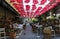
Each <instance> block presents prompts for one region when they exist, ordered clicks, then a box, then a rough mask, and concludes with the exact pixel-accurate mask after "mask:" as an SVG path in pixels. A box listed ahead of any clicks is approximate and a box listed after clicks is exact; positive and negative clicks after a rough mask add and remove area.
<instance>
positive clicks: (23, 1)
mask: <svg viewBox="0 0 60 39" xmlns="http://www.w3.org/2000/svg"><path fill="white" fill-rule="evenodd" d="M10 2H11V3H12V4H13V6H14V7H15V8H16V10H18V12H19V13H20V16H22V17H28V18H31V17H37V16H39V15H42V14H44V13H45V12H46V11H48V10H50V9H51V8H54V7H55V6H57V4H58V3H59V2H60V0H10Z"/></svg>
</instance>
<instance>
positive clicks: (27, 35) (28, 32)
mask: <svg viewBox="0 0 60 39" xmlns="http://www.w3.org/2000/svg"><path fill="white" fill-rule="evenodd" d="M19 39H39V38H37V37H36V35H35V34H34V33H33V32H32V28H31V26H30V25H27V26H26V29H25V30H24V31H23V33H22V35H21V36H20V38H19Z"/></svg>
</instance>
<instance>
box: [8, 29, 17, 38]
mask: <svg viewBox="0 0 60 39" xmlns="http://www.w3.org/2000/svg"><path fill="white" fill-rule="evenodd" d="M8 33H9V36H10V37H11V38H15V37H16V32H15V30H14V29H8Z"/></svg>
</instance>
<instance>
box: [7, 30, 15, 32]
mask: <svg viewBox="0 0 60 39" xmlns="http://www.w3.org/2000/svg"><path fill="white" fill-rule="evenodd" d="M7 32H15V30H14V29H7Z"/></svg>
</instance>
